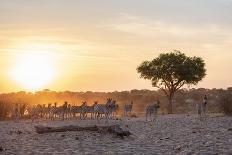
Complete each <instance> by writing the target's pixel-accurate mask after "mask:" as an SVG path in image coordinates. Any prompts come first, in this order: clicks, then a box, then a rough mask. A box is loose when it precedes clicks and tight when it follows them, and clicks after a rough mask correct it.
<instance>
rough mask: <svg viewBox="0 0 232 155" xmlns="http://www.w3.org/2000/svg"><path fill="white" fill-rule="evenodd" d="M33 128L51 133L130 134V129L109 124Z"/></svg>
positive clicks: (121, 135)
mask: <svg viewBox="0 0 232 155" xmlns="http://www.w3.org/2000/svg"><path fill="white" fill-rule="evenodd" d="M35 130H36V132H37V133H38V134H44V133H52V132H67V131H95V132H101V133H111V134H115V135H116V136H120V137H121V138H123V137H124V136H126V137H128V136H130V135H131V133H130V131H128V130H123V129H122V128H121V127H120V126H119V125H111V126H96V125H94V126H86V127H81V126H73V125H69V126H61V127H46V126H35Z"/></svg>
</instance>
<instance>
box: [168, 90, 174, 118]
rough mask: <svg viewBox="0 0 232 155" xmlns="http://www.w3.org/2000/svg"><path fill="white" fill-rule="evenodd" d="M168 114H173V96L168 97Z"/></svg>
mask: <svg viewBox="0 0 232 155" xmlns="http://www.w3.org/2000/svg"><path fill="white" fill-rule="evenodd" d="M168 114H173V94H170V95H169V96H168Z"/></svg>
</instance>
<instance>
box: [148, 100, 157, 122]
mask: <svg viewBox="0 0 232 155" xmlns="http://www.w3.org/2000/svg"><path fill="white" fill-rule="evenodd" d="M159 108H160V101H159V100H158V101H156V102H154V103H152V104H149V105H148V106H147V107H146V121H147V118H148V116H149V117H151V116H152V115H153V116H155V117H156V115H157V112H158V109H159ZM153 121H154V119H153Z"/></svg>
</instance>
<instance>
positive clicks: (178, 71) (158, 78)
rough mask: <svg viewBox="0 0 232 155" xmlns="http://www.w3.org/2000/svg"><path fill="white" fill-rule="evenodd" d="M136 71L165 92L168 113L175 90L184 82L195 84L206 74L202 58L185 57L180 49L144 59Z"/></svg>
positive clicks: (171, 108) (170, 110) (170, 111)
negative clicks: (147, 59) (152, 58)
mask: <svg viewBox="0 0 232 155" xmlns="http://www.w3.org/2000/svg"><path fill="white" fill-rule="evenodd" d="M137 71H138V72H139V73H140V74H141V78H144V79H149V80H151V81H152V85H153V86H154V87H157V88H159V89H161V90H162V91H163V92H164V93H165V95H166V96H167V98H168V101H169V109H168V112H169V113H172V112H173V107H172V101H173V97H174V95H175V92H176V91H177V90H179V89H180V88H181V87H182V86H183V85H185V84H189V85H191V84H193V85H196V84H197V83H198V82H199V81H201V80H202V79H203V78H204V77H205V75H206V69H205V63H204V60H203V59H202V58H200V57H187V56H186V55H185V54H184V53H181V52H180V51H174V52H171V53H165V54H160V55H159V56H158V57H157V58H155V59H154V60H152V61H144V62H143V63H142V64H141V65H140V66H139V67H138V68H137Z"/></svg>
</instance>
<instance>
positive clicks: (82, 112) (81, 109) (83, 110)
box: [70, 102, 88, 119]
mask: <svg viewBox="0 0 232 155" xmlns="http://www.w3.org/2000/svg"><path fill="white" fill-rule="evenodd" d="M70 109H71V110H70V111H71V113H72V115H73V117H76V115H77V114H79V116H80V119H85V118H86V117H87V114H88V106H87V102H82V105H81V106H72V107H71V108H70Z"/></svg>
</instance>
